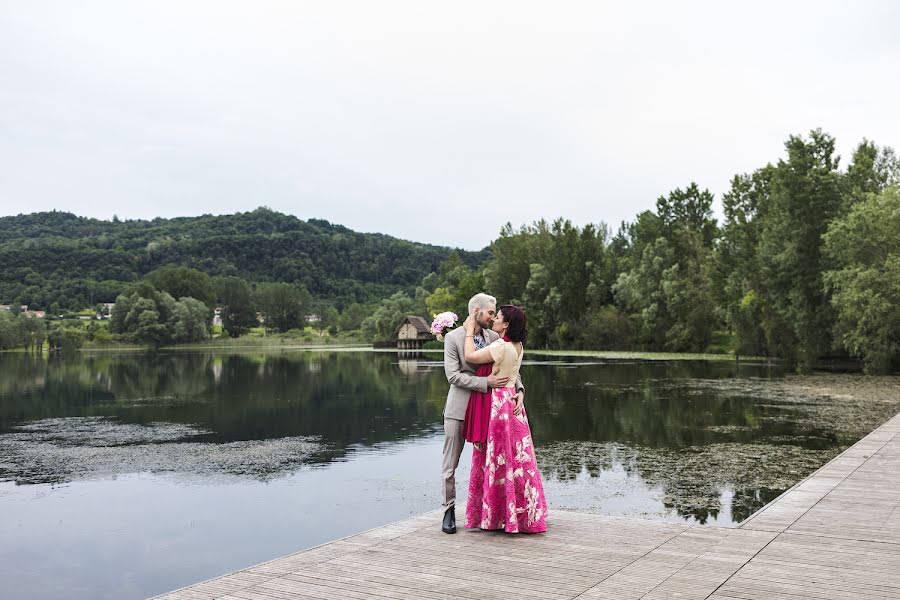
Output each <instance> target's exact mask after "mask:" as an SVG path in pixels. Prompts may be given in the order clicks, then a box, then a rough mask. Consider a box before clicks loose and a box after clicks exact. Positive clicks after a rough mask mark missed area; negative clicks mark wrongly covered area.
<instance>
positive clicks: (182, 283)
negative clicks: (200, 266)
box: [144, 266, 216, 307]
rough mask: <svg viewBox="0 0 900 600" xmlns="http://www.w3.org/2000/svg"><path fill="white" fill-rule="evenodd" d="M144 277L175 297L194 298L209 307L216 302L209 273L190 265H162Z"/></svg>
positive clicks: (159, 289)
mask: <svg viewBox="0 0 900 600" xmlns="http://www.w3.org/2000/svg"><path fill="white" fill-rule="evenodd" d="M144 279H145V280H146V281H147V282H148V283H149V284H150V285H152V286H153V287H154V288H156V289H157V290H158V291H160V292H166V293H167V294H169V295H170V296H172V297H173V298H194V299H196V300H199V301H201V302H203V303H204V304H206V306H208V307H212V305H213V303H214V302H215V298H216V294H215V290H214V289H213V285H212V280H211V279H210V277H209V275H207V274H206V273H203V272H201V271H198V270H196V269H191V268H190V267H176V266H166V267H160V268H159V269H156V270H155V271H151V272H150V273H147V275H146V277H145V278H144Z"/></svg>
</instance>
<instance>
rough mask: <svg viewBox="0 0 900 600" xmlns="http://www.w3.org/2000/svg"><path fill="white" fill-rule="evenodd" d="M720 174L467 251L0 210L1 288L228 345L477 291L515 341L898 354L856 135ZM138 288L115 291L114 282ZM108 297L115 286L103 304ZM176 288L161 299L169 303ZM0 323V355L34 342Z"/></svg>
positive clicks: (884, 162) (455, 303)
mask: <svg viewBox="0 0 900 600" xmlns="http://www.w3.org/2000/svg"><path fill="white" fill-rule="evenodd" d="M785 150H786V152H785V156H784V158H782V159H781V160H779V161H778V162H777V163H775V164H771V163H770V164H767V165H764V166H762V167H761V168H759V169H757V170H756V171H754V172H752V173H749V174H741V175H737V176H735V177H734V179H733V180H732V182H731V186H730V189H729V190H728V191H727V192H726V193H725V194H724V195H723V196H722V211H723V219H722V221H721V223H719V222H717V220H716V219H715V217H714V214H713V209H712V207H713V200H714V198H713V196H712V194H711V193H710V192H709V191H708V190H705V189H702V188H701V187H700V186H699V185H697V184H696V183H690V184H689V185H688V186H687V187H685V188H683V189H682V188H679V189H675V190H673V191H671V192H670V193H669V194H667V195H664V196H661V197H660V198H659V199H658V200H657V202H656V207H655V210H648V211H644V212H642V213H640V214H638V215H637V216H636V217H635V219H634V220H633V221H631V222H626V223H622V225H621V226H620V227H619V228H618V230H617V232H616V233H615V234H614V235H613V234H612V232H611V230H610V229H609V227H608V226H607V225H606V224H604V223H602V222H601V223H598V224H591V225H586V226H584V227H578V226H575V225H573V224H572V223H571V222H569V221H567V220H564V219H558V220H556V221H553V222H547V221H544V220H541V221H538V222H536V223H533V224H531V225H526V226H523V227H521V228H520V229H518V230H515V229H513V228H512V226H511V225H506V226H505V227H504V228H503V229H502V230H501V231H500V235H499V237H498V238H497V239H496V240H495V241H494V242H493V243H492V244H491V245H490V247H489V249H487V250H485V251H483V252H481V253H471V252H462V251H450V250H449V249H446V248H438V247H434V246H427V245H423V244H414V243H411V242H404V241H401V240H396V239H393V238H390V237H386V236H381V235H365V234H358V233H354V232H352V231H349V230H347V229H345V228H343V227H340V226H336V225H331V224H329V223H327V222H324V221H308V222H303V221H300V220H298V219H295V218H293V217H289V216H285V215H281V214H278V213H274V212H272V211H270V210H267V209H258V210H256V211H254V212H251V213H244V214H237V215H229V216H223V217H212V216H203V217H197V218H186V219H171V220H165V219H156V220H154V221H127V222H120V221H118V220H114V221H113V222H104V221H96V220H91V219H81V218H79V217H75V216H73V215H68V214H65V213H42V214H36V215H24V216H19V217H12V218H5V219H0V264H3V266H4V269H3V274H2V278H0V297H2V298H5V299H6V301H17V302H21V303H23V304H32V305H35V304H36V305H38V306H39V307H47V306H50V307H51V308H52V312H53V313H54V314H55V313H57V312H58V311H57V310H56V309H57V308H60V307H62V308H72V307H74V308H81V307H83V306H85V305H89V303H90V302H91V301H93V302H100V301H107V302H108V301H112V300H113V299H115V298H118V301H117V305H116V310H115V311H114V316H113V323H112V326H111V327H110V330H111V331H112V332H113V333H114V334H115V333H117V334H118V335H120V336H122V337H123V338H124V339H129V340H133V341H141V342H142V343H148V344H151V345H159V344H161V343H171V342H178V341H186V340H194V339H201V338H202V337H204V336H205V335H208V333H207V331H208V330H207V329H206V328H207V327H208V324H209V321H208V319H209V318H210V315H211V309H212V308H213V307H214V306H217V307H220V308H221V317H222V324H223V329H224V331H225V332H226V333H227V334H228V335H230V336H232V337H237V336H240V335H243V334H245V333H247V332H248V331H249V330H250V329H251V328H253V327H256V326H257V325H258V324H259V322H260V320H262V321H263V322H264V323H265V328H266V329H267V330H271V331H279V332H288V331H290V330H293V329H302V328H304V327H305V326H306V319H305V317H306V316H309V315H310V314H315V315H317V317H316V319H314V320H313V324H314V326H315V327H317V328H318V329H319V330H320V332H324V331H326V330H327V331H328V332H330V333H332V334H334V333H336V332H337V331H338V330H342V331H350V330H355V329H361V330H362V332H363V334H364V335H365V336H366V337H367V338H368V339H372V340H388V339H391V338H392V337H393V336H394V334H395V333H396V328H397V326H398V324H399V323H400V321H401V320H402V319H403V317H404V316H406V315H408V314H417V315H421V316H423V317H426V318H429V317H431V316H433V315H435V314H437V313H439V312H442V311H445V310H450V311H453V312H456V313H457V314H458V315H460V316H461V317H464V316H465V315H466V314H467V306H466V305H467V302H468V299H469V298H470V297H471V296H472V295H474V294H475V293H477V292H479V291H487V292H489V293H491V294H493V295H495V296H497V298H498V299H499V301H500V302H501V303H506V302H511V303H515V304H521V305H524V306H525V307H526V309H527V311H528V316H529V345H530V346H532V347H545V348H585V349H616V350H629V349H635V350H666V351H676V352H703V351H731V352H735V353H736V354H738V355H748V354H750V355H765V356H773V357H779V358H785V359H788V360H790V361H792V362H793V363H795V364H797V366H798V367H799V368H800V369H808V368H810V367H811V366H812V365H813V364H814V362H815V361H816V360H819V359H821V358H823V357H826V356H829V355H834V354H843V355H845V356H846V355H847V354H849V355H852V356H856V357H859V358H861V359H863V361H864V362H865V365H866V369H867V370H869V371H870V372H879V371H886V370H889V369H892V368H894V367H895V366H898V365H900V309H898V308H897V307H898V306H900V246H898V241H897V240H900V192H898V187H897V185H898V183H900V161H898V159H897V157H896V156H895V154H894V152H893V151H892V150H891V149H890V148H879V147H878V146H876V145H875V144H873V143H871V142H869V141H866V140H864V141H863V142H862V143H861V144H859V145H858V146H857V148H856V149H855V151H854V152H853V155H852V157H851V160H850V162H849V164H848V166H847V167H846V169H842V168H841V167H840V159H839V157H838V156H837V154H836V153H835V140H834V138H832V137H831V136H829V135H828V134H826V133H823V132H822V131H820V130H815V131H812V132H810V134H809V135H808V136H806V137H803V136H791V137H790V138H789V139H788V140H787V141H786V143H785ZM142 279H143V283H139V284H136V285H135V286H134V287H131V288H128V289H129V291H128V292H127V293H125V294H122V292H123V291H124V290H125V289H126V288H127V287H128V286H129V282H138V281H141V280H142ZM120 294H121V295H120ZM176 298H177V299H178V300H176ZM24 327H25V325H24V322H23V321H16V322H15V324H14V323H13V322H12V321H10V320H9V319H6V320H3V321H0V346H3V345H4V344H7V347H8V345H9V342H7V341H4V340H10V339H18V340H20V342H19V344H18V345H23V344H24V345H27V344H28V343H31V344H32V345H33V344H34V343H35V341H34V340H36V339H42V336H43V335H46V332H41V331H37V332H31V333H27V332H26V331H25V329H23V328H24Z"/></svg>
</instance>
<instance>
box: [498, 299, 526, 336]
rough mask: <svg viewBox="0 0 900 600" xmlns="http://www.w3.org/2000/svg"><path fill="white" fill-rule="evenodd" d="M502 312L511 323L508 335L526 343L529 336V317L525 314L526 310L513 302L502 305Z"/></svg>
mask: <svg viewBox="0 0 900 600" xmlns="http://www.w3.org/2000/svg"><path fill="white" fill-rule="evenodd" d="M500 312H501V313H503V320H504V321H505V322H506V323H508V324H509V327H508V328H507V330H506V337H508V338H509V339H510V340H512V341H514V342H521V343H523V344H524V343H525V339H526V338H527V337H528V317H526V316H525V310H524V309H522V308H519V307H518V306H513V305H512V304H504V305H502V306H501V307H500Z"/></svg>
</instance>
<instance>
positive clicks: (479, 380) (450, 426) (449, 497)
mask: <svg viewBox="0 0 900 600" xmlns="http://www.w3.org/2000/svg"><path fill="white" fill-rule="evenodd" d="M469 314H470V315H471V316H472V318H474V319H475V349H476V350H481V349H482V348H484V347H486V346H487V345H488V344H490V343H491V342H493V341H494V340H496V339H497V338H498V337H499V336H498V335H497V334H496V333H494V332H493V331H491V326H492V325H493V324H494V317H495V316H496V314H497V299H496V298H494V297H493V296H488V295H487V294H475V295H474V296H472V299H471V300H469ZM465 343H466V330H465V327H457V328H456V329H454V330H453V331H451V332H450V333H448V334H447V335H446V336H444V373H446V374H447V381H448V382H449V383H450V391H449V392H448V393H447V404H446V405H445V406H444V461H443V464H442V465H441V471H442V475H443V483H444V506H445V507H446V508H445V510H444V521H443V523H442V524H441V529H442V530H443V532H444V533H456V510H455V504H456V467H457V466H458V465H459V456H460V454H462V449H463V446H464V445H465V443H466V439H465V434H464V432H463V423H464V421H465V418H466V407H467V406H468V405H469V395H470V394H471V392H472V391H473V390H477V391H479V392H484V393H487V391H488V388H498V387H503V386H505V385H507V382H508V378H506V377H497V376H495V375H493V374H491V375H489V376H487V377H478V376H476V375H475V371H476V369H477V365H470V364H469V363H467V362H466V361H465V360H464V357H465V355H466V352H465ZM516 390H518V395H517V396H519V397H520V400H524V398H525V388H524V386H523V385H522V378H521V376H520V377H519V379H518V380H516Z"/></svg>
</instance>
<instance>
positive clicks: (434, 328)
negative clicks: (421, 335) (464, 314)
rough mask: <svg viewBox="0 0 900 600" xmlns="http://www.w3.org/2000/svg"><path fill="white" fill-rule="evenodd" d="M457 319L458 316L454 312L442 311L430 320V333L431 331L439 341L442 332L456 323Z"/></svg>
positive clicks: (442, 337)
mask: <svg viewBox="0 0 900 600" xmlns="http://www.w3.org/2000/svg"><path fill="white" fill-rule="evenodd" d="M458 319H459V317H457V316H456V313H452V312H442V313H441V314H439V315H437V316H436V317H435V318H434V321H432V322H431V333H433V334H434V337H436V338H437V339H438V340H439V341H443V339H444V334H445V333H447V330H449V329H450V328H451V327H453V326H454V325H455V324H456V321H457V320H458Z"/></svg>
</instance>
